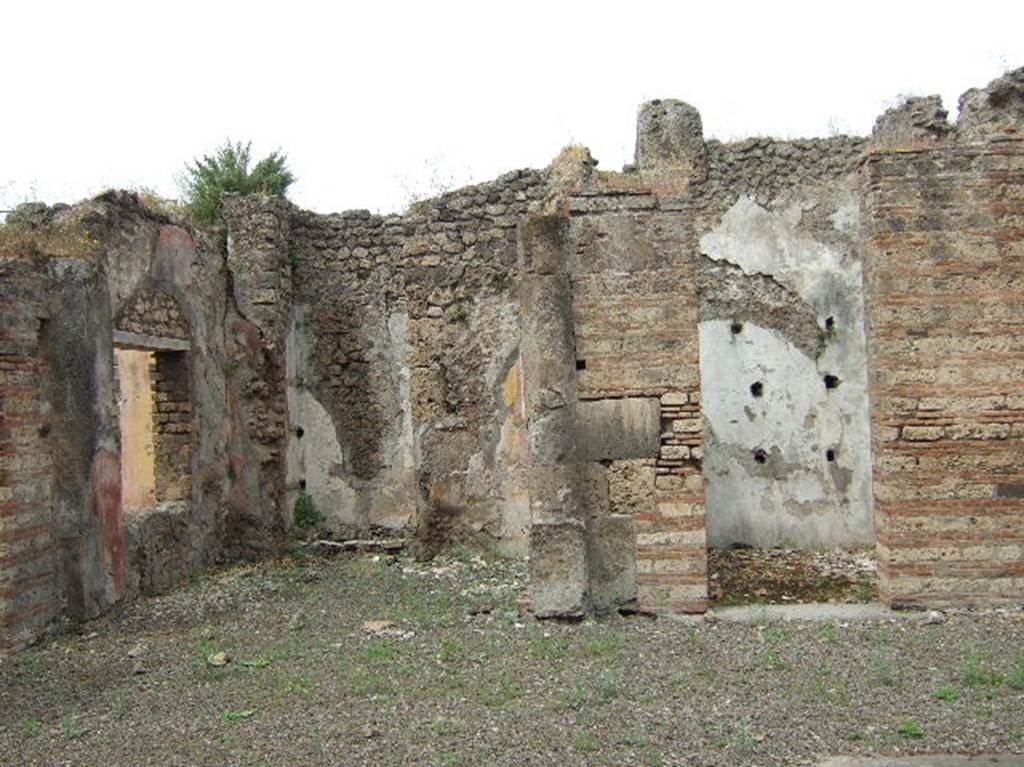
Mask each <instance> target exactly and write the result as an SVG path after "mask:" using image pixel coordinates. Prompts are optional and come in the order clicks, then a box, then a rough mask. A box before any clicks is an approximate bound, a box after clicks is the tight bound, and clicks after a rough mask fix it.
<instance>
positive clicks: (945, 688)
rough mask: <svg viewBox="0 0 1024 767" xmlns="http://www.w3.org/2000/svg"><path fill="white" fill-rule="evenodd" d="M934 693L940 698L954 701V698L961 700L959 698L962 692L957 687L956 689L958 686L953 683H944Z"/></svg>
mask: <svg viewBox="0 0 1024 767" xmlns="http://www.w3.org/2000/svg"><path fill="white" fill-rule="evenodd" d="M932 694H933V695H934V696H935V697H936V698H938V699H939V700H949V701H954V700H959V699H960V692H959V690H957V689H956V688H955V687H954V686H953V685H951V684H944V685H942V687H940V688H939V689H937V690H936V691H935V692H934V693H932Z"/></svg>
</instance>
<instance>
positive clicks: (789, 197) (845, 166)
mask: <svg viewBox="0 0 1024 767" xmlns="http://www.w3.org/2000/svg"><path fill="white" fill-rule="evenodd" d="M831 143H832V146H831V147H829V146H828V144H824V145H822V146H819V147H817V148H816V149H817V151H816V152H812V151H805V152H803V153H799V154H798V155H797V157H796V158H793V157H792V156H789V155H787V154H785V153H784V150H785V149H786V144H785V143H780V144H779V145H777V146H772V147H769V148H766V151H767V152H768V154H769V155H770V159H769V160H768V162H772V163H776V164H784V165H787V166H791V167H793V168H794V169H796V170H801V169H802V170H804V176H803V177H799V180H798V181H794V182H793V185H792V186H791V187H789V188H787V189H783V190H779V191H778V192H777V193H776V194H777V195H778V196H769V195H765V196H764V197H763V198H762V201H761V202H758V201H757V200H756V199H755V198H754V197H752V196H750V195H748V194H742V195H740V196H738V197H737V199H736V201H735V202H734V203H732V205H731V206H730V207H729V208H728V210H727V211H726V212H725V213H724V214H723V215H722V216H721V217H720V218H719V219H718V220H717V221H716V222H715V223H714V224H713V226H712V227H711V228H710V229H708V230H707V231H706V232H705V233H704V234H702V236H701V238H700V251H701V254H702V256H704V257H706V258H705V259H703V260H702V268H701V276H702V285H701V329H700V334H701V360H700V361H701V377H702V381H703V391H704V414H705V419H706V425H705V428H706V437H707V439H706V444H705V479H706V485H707V495H708V501H707V503H708V510H709V511H708V540H709V543H710V544H711V545H712V546H718V547H724V546H728V545H730V544H733V543H744V544H747V545H756V546H795V547H800V548H807V547H829V546H849V545H858V544H866V543H870V542H872V541H873V539H874V523H873V519H872V504H871V474H870V426H869V417H868V395H867V374H866V357H865V354H866V348H865V335H864V308H863V291H862V266H861V258H860V253H859V249H858V239H859V236H860V229H859V222H860V191H859V185H858V177H857V175H856V162H857V159H858V157H859V154H858V151H857V150H858V149H859V148H860V147H861V146H862V142H857V141H851V140H842V139H841V140H835V141H833V142H831ZM830 150H831V151H830ZM780 155H781V156H780ZM825 158H828V160H831V163H829V162H826V159H825ZM837 159H838V160H841V161H845V162H843V163H837V162H836V160H837ZM760 162H765V160H761V161H760Z"/></svg>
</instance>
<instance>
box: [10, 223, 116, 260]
mask: <svg viewBox="0 0 1024 767" xmlns="http://www.w3.org/2000/svg"><path fill="white" fill-rule="evenodd" d="M99 244H100V243H99V241H98V240H97V239H96V238H95V237H93V236H92V234H91V233H90V232H89V230H88V229H86V228H85V227H83V226H82V225H81V224H79V223H78V222H75V221H63V222H58V223H54V224H50V225H48V226H45V227H36V226H32V225H30V224H25V223H20V222H13V223H6V224H0V255H2V256H8V257H14V258H38V257H49V258H86V259H88V258H92V256H93V255H94V254H95V253H96V250H97V249H98V248H99Z"/></svg>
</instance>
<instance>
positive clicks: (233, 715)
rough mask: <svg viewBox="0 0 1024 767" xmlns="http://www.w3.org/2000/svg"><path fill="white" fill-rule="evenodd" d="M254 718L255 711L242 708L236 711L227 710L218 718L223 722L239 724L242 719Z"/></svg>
mask: <svg viewBox="0 0 1024 767" xmlns="http://www.w3.org/2000/svg"><path fill="white" fill-rule="evenodd" d="M254 716H256V709H254V708H242V709H237V710H232V709H227V710H225V711H224V712H223V713H221V715H220V718H221V719H223V720H224V721H225V722H240V721H241V720H243V719H250V718H252V717H254Z"/></svg>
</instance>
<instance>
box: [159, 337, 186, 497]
mask: <svg viewBox="0 0 1024 767" xmlns="http://www.w3.org/2000/svg"><path fill="white" fill-rule="evenodd" d="M149 376H150V383H151V385H152V387H153V454H154V480H155V494H156V499H157V501H158V502H160V503H163V502H164V501H183V500H188V499H189V498H190V497H191V495H192V472H191V464H192V402H191V397H190V395H189V366H188V356H187V355H186V353H185V352H154V353H153V361H152V363H151V365H150V370H149Z"/></svg>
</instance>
